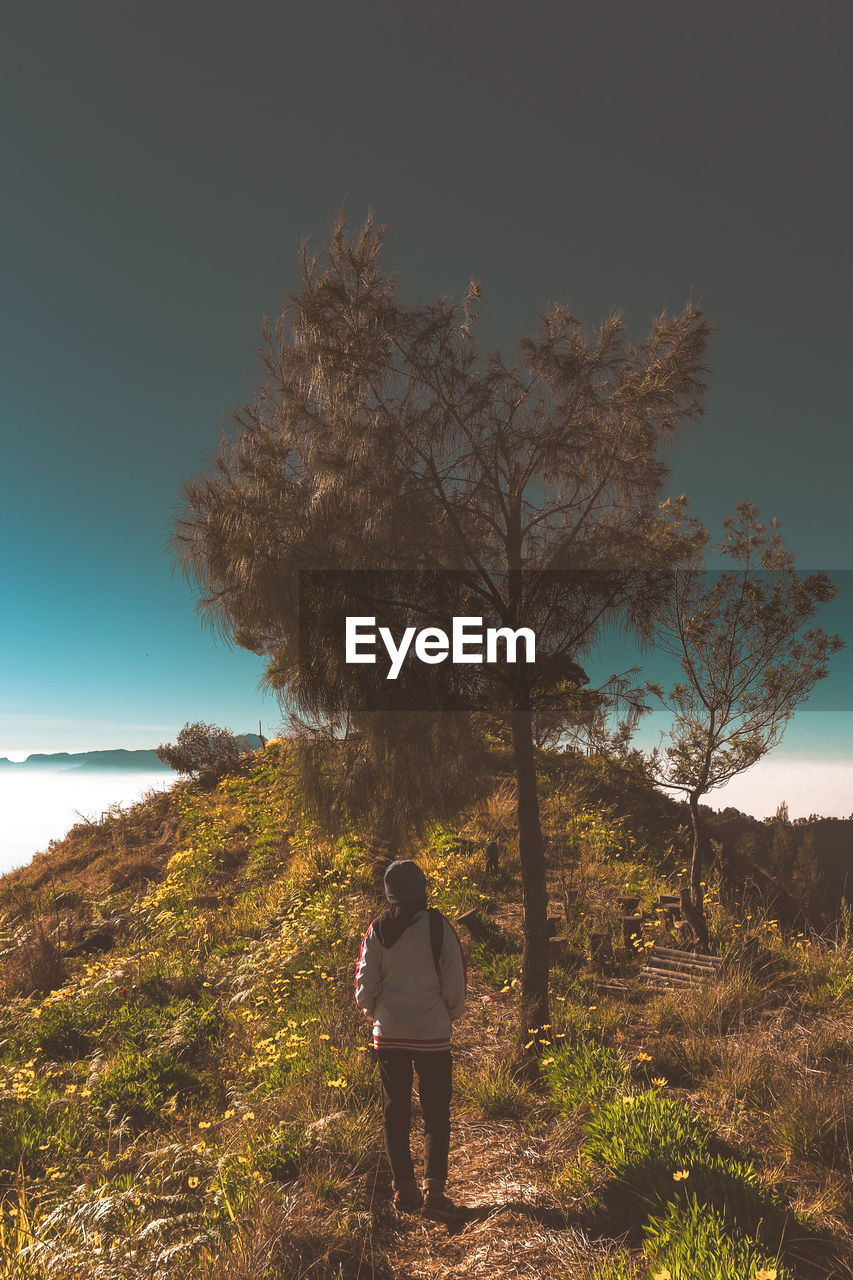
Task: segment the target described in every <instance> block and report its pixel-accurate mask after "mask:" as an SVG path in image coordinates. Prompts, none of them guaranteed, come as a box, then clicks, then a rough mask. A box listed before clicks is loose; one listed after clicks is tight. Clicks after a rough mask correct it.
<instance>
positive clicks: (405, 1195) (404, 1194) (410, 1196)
mask: <svg viewBox="0 0 853 1280" xmlns="http://www.w3.org/2000/svg"><path fill="white" fill-rule="evenodd" d="M423 1202H424V1198H423V1196H422V1195H421V1192H420V1191H419V1190H418V1188H417V1187H412V1189H411V1190H406V1191H395V1192H394V1208H395V1209H396V1210H397V1211H398V1213H417V1211H418V1209H420V1208H421V1207H422V1205H423Z"/></svg>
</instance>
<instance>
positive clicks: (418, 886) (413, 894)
mask: <svg viewBox="0 0 853 1280" xmlns="http://www.w3.org/2000/svg"><path fill="white" fill-rule="evenodd" d="M425 895H426V878H425V877H424V873H423V872H422V871H421V869H420V867H419V866H418V864H417V863H416V862H413V861H412V859H411V858H399V859H398V860H397V861H396V862H392V863H391V864H390V865H389V866H388V868H387V869H386V871H385V897H386V898H387V899H388V901H389V902H390V903H391V905H392V906H403V904H404V903H406V902H417V900H418V898H423V897H425Z"/></svg>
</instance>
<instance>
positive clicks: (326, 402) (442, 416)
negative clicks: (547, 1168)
mask: <svg viewBox="0 0 853 1280" xmlns="http://www.w3.org/2000/svg"><path fill="white" fill-rule="evenodd" d="M382 244H383V233H382V231H381V230H380V229H378V228H377V227H376V226H375V225H374V223H373V221H372V219H368V221H367V222H366V223H365V225H364V226H363V228H362V229H361V231H360V232H359V233H358V234H357V235H355V236H352V237H351V236H350V235H349V234H348V232H347V228H346V226H345V225H344V222H343V220H342V219H341V218H339V219H338V220H337V222H336V223H335V225H334V227H333V230H332V233H331V237H330V240H329V243H328V245H327V246H326V249H325V253H324V255H323V258H322V260H318V259H317V258H315V257H313V256H312V255H311V254H310V253H309V252H308V250H307V248H304V249H303V252H302V256H301V277H302V278H301V287H300V289H299V290H298V292H296V293H295V294H293V295H292V296H291V297H290V299H289V301H288V304H287V305H286V307H285V308H284V311H283V313H282V315H281V316H280V317H279V318H278V319H276V320H275V321H268V322H266V323H265V324H264V327H263V331H262V349H261V362H262V369H263V376H262V380H261V382H260V385H259V387H258V390H257V392H256V394H255V395H254V396H253V397H252V399H251V400H250V401H249V402H248V403H247V404H246V405H245V406H244V407H243V408H242V409H241V410H240V411H239V412H238V413H237V414H236V415H235V417H236V425H237V428H238V432H237V435H236V437H234V438H231V439H229V438H223V439H222V442H221V445H220V449H219V452H218V455H217V458H216V463H215V466H214V467H213V468H212V469H211V470H210V471H209V472H208V473H206V474H204V475H202V476H200V477H199V478H197V479H195V480H192V481H190V482H189V483H188V484H187V485H186V486H185V496H186V504H187V510H186V513H185V515H184V518H183V519H182V520H181V521H180V522H179V524H178V526H177V529H176V534H175V537H176V546H177V550H178V554H179V557H180V559H181V562H182V563H183V565H184V567H185V569H186V570H187V572H188V573H189V575H190V576H191V578H193V579H194V580H195V582H196V583H197V584H198V586H199V588H200V591H201V607H202V609H203V611H204V613H205V614H206V615H207V617H208V618H209V619H211V620H212V621H213V622H214V623H215V624H216V625H218V626H219V627H220V628H221V629H222V630H223V631H224V632H225V633H226V634H227V635H228V636H229V637H230V638H233V639H234V640H235V641H236V642H237V643H238V644H241V645H243V646H245V647H248V648H250V649H253V650H254V651H256V652H258V653H261V654H264V655H265V656H266V658H267V660H268V665H267V677H266V678H267V680H268V682H269V684H270V685H271V686H272V687H273V688H274V689H276V690H277V691H278V692H279V694H280V696H281V697H282V699H283V702H284V703H285V705H286V706H288V707H289V708H290V709H291V710H292V711H294V712H295V713H296V714H298V715H302V716H303V717H308V718H309V719H312V720H313V721H315V722H323V721H324V720H325V721H326V722H337V723H338V724H339V725H340V722H341V720H342V719H344V720H349V721H350V722H351V723H355V725H356V727H357V729H358V730H359V732H360V733H362V734H367V735H369V734H371V733H381V732H382V719H381V717H380V718H378V719H377V718H376V717H374V718H373V720H371V718H370V716H369V715H364V714H360V713H359V715H358V716H357V717H356V716H352V717H351V716H350V715H349V709H348V703H349V695H348V693H347V681H348V680H352V679H354V676H353V673H352V672H347V670H346V667H345V664H344V662H343V659H342V653H341V646H340V643H339V642H333V640H332V639H331V638H330V637H329V636H328V635H325V636H324V635H320V636H319V638H317V637H315V641H314V643H313V644H312V646H311V649H310V652H308V653H305V652H300V635H299V614H300V575H301V574H302V575H303V576H304V573H305V571H309V570H310V571H314V572H316V571H340V570H345V571H350V572H353V571H364V570H372V571H376V570H387V571H392V572H398V573H399V572H400V571H412V572H414V573H418V572H421V571H423V570H429V571H432V572H434V571H436V570H439V571H443V572H445V573H447V574H452V575H453V578H452V582H453V586H452V588H451V587H448V586H447V583H449V582H450V581H451V579H450V578H449V577H448V579H447V580H446V582H445V585H444V587H443V588H442V594H443V596H444V598H445V603H446V602H447V596H448V592H449V594H450V602H451V604H453V607H454V611H456V612H460V606H462V605H463V604H464V609H465V610H467V611H468V612H469V613H470V612H471V610H472V609H476V613H477V614H478V615H482V616H483V617H484V618H488V619H490V620H493V621H494V622H495V623H496V624H497V625H499V626H506V627H511V628H517V627H519V626H525V625H526V626H530V627H532V628H533V629H534V631H535V633H536V636H537V663H536V664H535V667H534V668H533V669H532V670H528V669H526V668H525V667H524V666H523V665H522V664H519V665H517V666H516V667H514V668H512V669H510V668H506V669H505V670H503V671H502V672H500V673H499V675H498V678H496V679H491V678H486V676H485V674H484V676H483V679H482V680H481V681H480V682H479V683H477V682H476V681H475V682H474V685H475V688H474V692H473V693H471V684H470V681H469V683H468V694H467V700H463V703H462V705H464V706H465V707H466V708H467V709H468V711H470V712H474V713H479V714H481V715H492V716H498V717H499V718H502V719H503V721H504V723H505V724H506V725H507V726H508V728H509V731H510V733H511V740H512V750H513V759H514V764H515V771H516V776H517V781H518V797H519V798H518V818H519V844H520V854H521V866H522V883H523V892H524V907H525V933H526V941H525V953H524V961H523V974H522V995H523V1001H522V1003H523V1010H522V1021H523V1023H524V1025H537V1026H538V1025H541V1024H542V1023H543V1022H546V1021H547V987H548V965H547V942H546V938H547V933H546V927H545V919H546V914H547V894H546V885H545V860H544V851H543V843H542V836H541V831H540V826H539V810H538V797H537V788H536V771H535V757H534V743H533V726H534V722H535V718H536V715H537V713H538V712H539V711H544V710H546V709H547V717H548V719H549V724H550V725H551V727H552V729H553V724H554V715H555V707H554V699H555V691H558V692H559V689H560V687H561V685H562V687H563V690H564V692H565V694H566V699H565V704H566V717H567V718H568V717H570V716H571V715H572V714H574V712H575V709H576V705H577V699H576V696H575V693H576V690H577V688H578V686H579V685H580V684H582V683H583V682H584V681H585V679H586V677H585V675H584V673H583V669H582V667H581V665H580V663H581V662H582V660H583V655H584V653H585V652H586V651H588V649H589V648H590V646H591V645H592V643H593V642H594V640H595V638H596V635H597V634H598V631H599V629H600V627H601V626H602V625H603V623H604V622H607V621H611V622H612V621H614V620H617V619H618V620H619V622H620V624H621V625H623V626H625V627H628V628H631V629H634V630H637V631H640V632H642V633H643V634H645V635H648V634H650V627H651V620H652V616H653V610H654V607H655V605H656V603H658V602H659V595H660V592H661V591H662V590H663V584H664V580H665V575H664V573H663V570H665V569H669V568H671V566H672V564H673V563H674V562H675V561H676V560H678V559H679V558H680V557H681V556H683V555H684V554H685V553H686V551H687V549H688V548H689V547H690V546H691V545H692V533H691V532H690V531H685V526H684V525H679V524H678V522H673V521H672V520H669V519H666V518H665V517H664V516H663V515H662V514H661V512H660V509H659V502H660V497H661V488H662V485H663V484H664V481H665V480H666V477H667V468H666V465H665V461H664V458H663V449H664V446H665V445H667V444H669V443H670V442H671V441H672V439H673V438H674V436H675V435H676V433H677V431H678V430H679V429H680V427H681V426H682V425H683V423H684V422H685V421H687V420H689V419H692V418H694V417H696V416H697V415H698V414H699V412H700V401H701V394H702V391H703V384H704V375H705V367H704V353H705V345H706V340H707V336H708V327H707V325H706V323H705V321H704V319H703V317H702V316H701V314H700V313H699V312H698V311H696V310H695V309H694V308H693V307H690V306H688V307H687V308H685V310H684V311H683V312H682V313H680V314H679V315H675V316H667V315H662V316H660V317H658V318H657V319H656V320H655V321H654V322H653V324H652V328H651V332H650V333H649V335H648V336H647V337H646V338H645V339H643V340H642V341H640V342H633V341H631V340H630V339H629V337H628V335H627V332H626V326H625V324H624V321H623V320H622V318H621V317H620V316H619V315H613V316H610V317H609V318H608V319H607V320H605V321H604V322H603V323H602V324H601V325H600V326H599V327H598V329H597V330H596V331H595V332H594V333H593V334H591V335H589V336H587V335H586V334H585V333H584V331H583V328H582V326H581V323H580V321H579V320H578V319H577V318H576V317H575V316H573V315H572V314H571V313H570V312H569V311H568V310H566V309H565V308H564V307H562V306H552V307H551V308H550V309H549V310H548V311H547V312H546V313H545V315H544V316H543V318H542V323H541V328H540V329H539V330H538V332H536V333H535V334H532V335H529V336H526V337H524V338H522V339H521V341H520V342H519V344H518V348H517V353H516V357H515V359H514V361H512V362H509V361H507V360H505V359H504V357H503V356H502V355H501V354H500V353H497V352H492V353H486V354H484V353H481V352H480V351H479V349H478V346H477V341H476V322H477V316H476V313H475V310H474V308H475V306H476V304H477V302H478V299H479V296H480V291H479V288H478V287H477V286H476V285H474V284H472V285H471V286H470V287H469V289H468V292H467V296H466V297H465V299H464V300H463V301H461V302H457V301H453V300H451V299H447V298H437V299H435V300H433V301H431V302H428V303H426V304H425V305H411V304H409V303H407V302H405V301H404V300H403V299H402V297H401V294H400V292H399V290H398V288H397V285H396V283H395V281H394V279H393V277H392V276H391V275H389V274H388V273H387V272H386V271H385V270H384V267H383V264H382ZM398 603H400V602H398ZM403 603H405V605H406V607H407V608H409V609H412V610H414V611H416V612H418V613H420V614H421V615H423V613H424V610H425V609H426V612H427V613H429V612H430V610H431V609H432V608H433V604H434V602H433V601H432V600H430V599H429V598H427V599H425V598H424V597H423V596H422V595H418V596H417V597H415V596H413V595H412V594H411V593H410V594H409V597H408V598H407V599H406V600H405V601H404V602H403ZM336 644H337V648H336V647H335V645H336ZM321 650H325V651H324V652H321ZM540 655H541V657H540ZM404 736H405V735H404ZM378 754H379V756H380V757H381V754H382V753H381V752H380V753H378Z"/></svg>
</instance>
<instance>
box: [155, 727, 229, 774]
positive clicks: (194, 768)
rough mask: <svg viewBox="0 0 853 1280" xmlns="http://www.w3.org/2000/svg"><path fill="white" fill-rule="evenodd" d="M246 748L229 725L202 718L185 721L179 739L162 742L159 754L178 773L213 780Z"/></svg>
mask: <svg viewBox="0 0 853 1280" xmlns="http://www.w3.org/2000/svg"><path fill="white" fill-rule="evenodd" d="M244 749H245V746H244V744H243V743H242V742H241V740H240V739H239V738H237V737H235V735H234V734H233V733H232V732H231V730H230V729H220V728H218V727H217V726H216V725H214V724H205V723H204V722H203V721H201V720H199V721H197V722H196V723H195V724H185V725H184V727H183V729H181V731H180V733H179V734H178V740H177V742H173V743H161V744H160V746H159V747H158V748H157V758H158V760H162V762H163V764H167V765H168V766H169V768H170V769H174V770H175V772H176V773H181V774H185V775H188V776H189V777H194V778H198V779H199V780H200V781H202V782H208V783H211V782H214V781H216V779H217V778H220V777H221V776H222V774H223V773H226V772H227V771H228V770H229V769H232V768H233V767H234V766H235V765H236V764H237V762H238V761H239V759H240V757H241V756H242V755H243V752H244Z"/></svg>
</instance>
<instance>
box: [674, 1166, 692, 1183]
mask: <svg viewBox="0 0 853 1280" xmlns="http://www.w3.org/2000/svg"><path fill="white" fill-rule="evenodd" d="M689 1177H690V1170H689V1169H676V1171H675V1173H674V1174H673V1175H672V1180H673V1182H683V1181H684V1179H685V1178H689Z"/></svg>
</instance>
